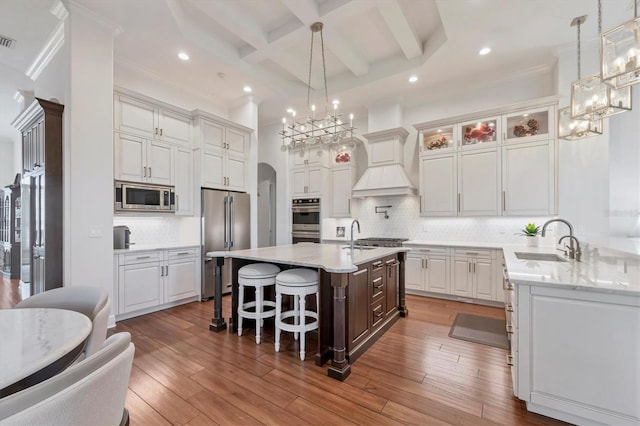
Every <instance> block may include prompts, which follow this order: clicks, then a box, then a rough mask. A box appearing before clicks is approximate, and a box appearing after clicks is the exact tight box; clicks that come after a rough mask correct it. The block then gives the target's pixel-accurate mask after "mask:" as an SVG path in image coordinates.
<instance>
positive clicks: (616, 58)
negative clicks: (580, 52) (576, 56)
mask: <svg viewBox="0 0 640 426" xmlns="http://www.w3.org/2000/svg"><path fill="white" fill-rule="evenodd" d="M600 76H601V77H602V81H604V82H605V83H607V84H609V85H611V86H613V87H615V88H617V89H619V88H621V87H627V86H631V85H632V84H636V83H640V18H638V0H634V3H633V19H632V20H631V21H627V22H625V23H624V24H622V25H620V26H618V27H616V28H613V29H611V30H609V31H606V32H604V33H602V34H601V35H600Z"/></svg>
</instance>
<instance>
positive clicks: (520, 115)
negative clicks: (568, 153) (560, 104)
mask: <svg viewBox="0 0 640 426" xmlns="http://www.w3.org/2000/svg"><path fill="white" fill-rule="evenodd" d="M556 128H557V127H556V107H555V105H547V106H544V107H540V108H533V109H525V110H520V111H514V112H511V113H508V114H505V115H503V116H502V129H503V134H502V142H503V143H504V144H509V143H523V142H533V141H539V140H548V139H554V138H555V137H556V136H555V134H556Z"/></svg>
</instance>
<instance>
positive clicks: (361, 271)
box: [353, 269, 367, 277]
mask: <svg viewBox="0 0 640 426" xmlns="http://www.w3.org/2000/svg"><path fill="white" fill-rule="evenodd" d="M365 272H367V269H361V270H359V271H358V272H354V273H353V276H354V277H357V276H358V275H361V274H364V273H365Z"/></svg>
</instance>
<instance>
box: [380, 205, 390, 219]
mask: <svg viewBox="0 0 640 426" xmlns="http://www.w3.org/2000/svg"><path fill="white" fill-rule="evenodd" d="M391 207H393V206H376V213H384V218H385V219H389V214H388V212H387V210H382V209H390V208H391ZM378 209H380V210H378Z"/></svg>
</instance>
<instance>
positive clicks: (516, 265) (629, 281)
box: [503, 246, 640, 296]
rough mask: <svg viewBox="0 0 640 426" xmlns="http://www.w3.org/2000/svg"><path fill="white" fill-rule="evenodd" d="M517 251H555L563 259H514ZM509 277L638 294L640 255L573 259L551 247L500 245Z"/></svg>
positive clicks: (521, 281)
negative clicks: (561, 260) (558, 260)
mask: <svg viewBox="0 0 640 426" xmlns="http://www.w3.org/2000/svg"><path fill="white" fill-rule="evenodd" d="M517 252H525V253H549V254H559V256H560V257H561V258H563V259H565V260H566V262H556V261H542V260H524V259H518V257H517V256H516V253H517ZM503 253H504V259H505V264H506V268H507V275H508V278H509V281H510V282H512V283H513V284H516V285H517V284H528V285H542V286H548V287H560V286H562V287H566V288H567V289H579V290H587V291H595V292H602V293H617V294H625V295H632V296H640V257H637V256H631V255H625V254H620V255H608V256H593V257H591V258H586V259H582V261H580V262H577V261H575V260H572V259H569V258H567V257H564V255H563V254H562V253H561V252H559V251H557V250H555V249H554V248H551V247H522V246H505V247H503Z"/></svg>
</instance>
